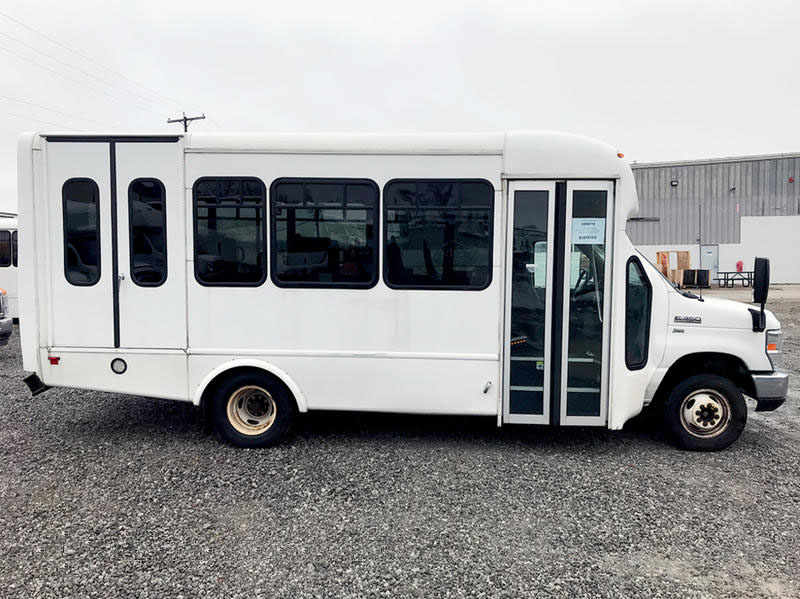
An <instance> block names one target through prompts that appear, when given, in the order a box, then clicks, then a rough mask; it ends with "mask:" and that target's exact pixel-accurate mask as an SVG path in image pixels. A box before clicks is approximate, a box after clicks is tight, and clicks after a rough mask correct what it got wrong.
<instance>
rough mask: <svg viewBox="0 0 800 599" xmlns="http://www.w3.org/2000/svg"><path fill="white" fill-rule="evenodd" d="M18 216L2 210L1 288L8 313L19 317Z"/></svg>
mask: <svg viewBox="0 0 800 599" xmlns="http://www.w3.org/2000/svg"><path fill="white" fill-rule="evenodd" d="M17 241H18V239H17V216H16V214H11V213H8V212H0V289H5V291H6V301H7V302H8V313H9V314H10V315H11V316H12V317H13V318H19V302H18V299H19V298H18V291H17V290H18V285H17V262H18V260H17V245H18V244H17Z"/></svg>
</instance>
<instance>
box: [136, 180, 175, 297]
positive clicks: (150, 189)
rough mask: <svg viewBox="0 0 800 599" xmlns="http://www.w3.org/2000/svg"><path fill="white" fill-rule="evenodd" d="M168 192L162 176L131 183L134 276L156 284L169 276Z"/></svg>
mask: <svg viewBox="0 0 800 599" xmlns="http://www.w3.org/2000/svg"><path fill="white" fill-rule="evenodd" d="M165 201H166V192H165V191H164V185H163V184H162V183H161V181H159V180H158V179H137V180H136V181H133V182H132V183H131V184H130V186H129V187H128V213H129V220H130V246H131V247H130V254H131V278H132V279H133V282H134V283H136V284H137V285H143V286H148V287H155V286H157V285H161V284H162V283H163V282H164V281H165V280H166V279H167V247H166V237H167V216H166V209H167V207H166V204H165Z"/></svg>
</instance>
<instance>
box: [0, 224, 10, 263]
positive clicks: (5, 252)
mask: <svg viewBox="0 0 800 599" xmlns="http://www.w3.org/2000/svg"><path fill="white" fill-rule="evenodd" d="M0 266H11V232H10V231H0Z"/></svg>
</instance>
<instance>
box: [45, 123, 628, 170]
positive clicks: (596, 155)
mask: <svg viewBox="0 0 800 599" xmlns="http://www.w3.org/2000/svg"><path fill="white" fill-rule="evenodd" d="M39 136H40V138H53V137H58V138H59V139H62V140H63V139H65V138H80V139H85V140H87V141H90V140H91V141H93V140H97V141H104V140H106V139H108V140H111V139H114V140H118V141H124V140H125V139H126V138H137V139H139V140H142V141H143V140H144V139H145V138H147V137H158V138H161V139H164V138H172V139H179V138H183V139H184V140H185V149H186V152H189V153H234V154H236V153H255V154H258V153H269V154H376V155H385V154H422V155H447V154H450V155H496V156H501V157H502V160H503V175H504V176H506V177H509V178H520V179H522V178H542V179H544V178H582V179H586V178H603V179H616V178H620V177H622V176H625V173H626V171H627V172H630V170H629V167H628V165H627V163H626V162H625V161H623V160H622V159H621V156H619V155H618V154H617V150H616V149H615V148H613V147H612V146H609V145H607V144H604V143H602V142H599V141H597V140H595V139H591V138H589V137H583V136H580V135H573V134H570V133H559V132H553V131H515V132H509V133H177V134H174V135H170V134H165V133H163V132H159V133H152V134H144V133H68V134H65V133H50V132H48V133H39Z"/></svg>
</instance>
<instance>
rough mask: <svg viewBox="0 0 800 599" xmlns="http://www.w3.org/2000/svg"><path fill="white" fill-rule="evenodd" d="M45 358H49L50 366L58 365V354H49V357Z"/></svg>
mask: <svg viewBox="0 0 800 599" xmlns="http://www.w3.org/2000/svg"><path fill="white" fill-rule="evenodd" d="M47 359H48V360H50V365H51V366H58V361H59V360H60V359H61V358H59V357H58V356H50V357H49V358H47Z"/></svg>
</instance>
